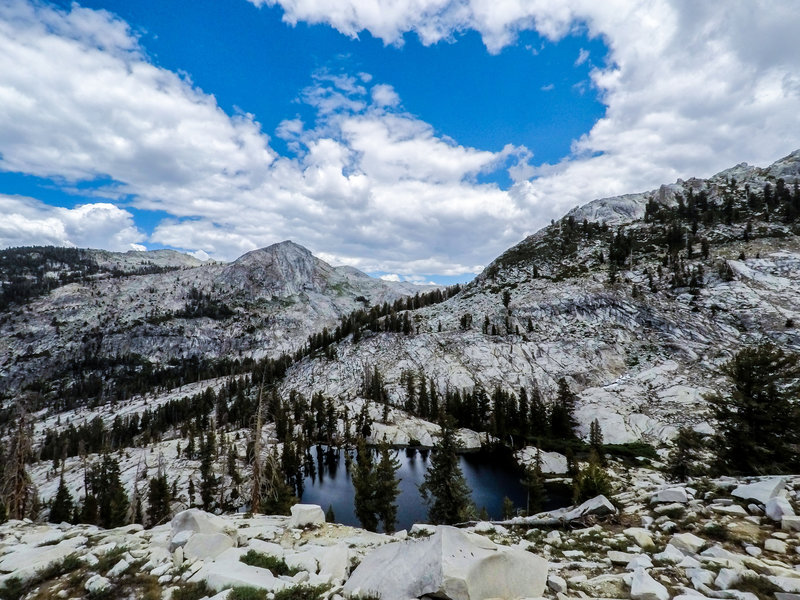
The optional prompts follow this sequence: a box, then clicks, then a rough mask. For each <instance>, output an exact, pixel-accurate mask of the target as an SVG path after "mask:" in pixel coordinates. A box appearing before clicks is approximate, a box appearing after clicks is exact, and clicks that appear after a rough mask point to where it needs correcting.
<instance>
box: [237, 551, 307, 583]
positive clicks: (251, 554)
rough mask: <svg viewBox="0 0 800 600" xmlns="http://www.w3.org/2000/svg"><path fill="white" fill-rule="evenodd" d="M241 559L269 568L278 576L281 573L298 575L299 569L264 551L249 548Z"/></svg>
mask: <svg viewBox="0 0 800 600" xmlns="http://www.w3.org/2000/svg"><path fill="white" fill-rule="evenodd" d="M239 560H240V561H241V562H243V563H244V564H246V565H250V566H251V567H261V568H262V569H269V570H270V572H271V573H272V574H273V575H275V577H278V576H280V575H288V576H289V577H291V576H292V575H296V574H297V573H298V572H299V571H298V569H293V568H292V567H290V566H289V565H287V564H286V561H285V560H283V559H282V558H278V557H277V556H272V555H270V554H264V553H263V552H256V551H255V550H248V551H247V553H246V554H243V555H242V556H241V557H239Z"/></svg>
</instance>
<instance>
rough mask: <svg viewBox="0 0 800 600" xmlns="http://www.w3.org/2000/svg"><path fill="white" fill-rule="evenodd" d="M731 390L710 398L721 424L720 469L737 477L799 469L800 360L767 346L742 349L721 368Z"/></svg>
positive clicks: (719, 438)
mask: <svg viewBox="0 0 800 600" xmlns="http://www.w3.org/2000/svg"><path fill="white" fill-rule="evenodd" d="M723 373H725V374H726V375H727V376H728V377H729V378H730V380H731V384H732V387H733V390H732V392H731V393H730V394H726V395H724V396H721V395H716V396H711V397H710V398H709V400H710V402H711V410H712V413H713V415H714V417H715V419H716V421H717V434H716V436H715V438H714V442H715V446H716V451H717V463H718V465H717V466H718V468H719V469H720V470H722V471H724V472H728V473H736V474H745V475H749V474H754V473H759V472H761V471H763V470H764V468H765V467H766V466H768V468H769V470H770V472H771V473H776V472H795V471H797V470H798V468H800V460H798V455H797V452H796V451H795V450H794V448H795V445H796V444H797V443H798V442H800V407H798V405H797V403H796V402H795V399H796V398H797V397H798V393H800V357H798V355H796V354H792V353H787V352H784V351H783V350H782V349H781V348H778V347H777V346H775V345H773V344H771V343H763V344H759V345H756V346H751V347H747V348H744V349H743V350H741V351H740V352H739V353H737V354H736V356H734V357H733V359H731V360H730V361H729V362H728V363H726V364H725V366H724V367H723Z"/></svg>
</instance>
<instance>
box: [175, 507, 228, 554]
mask: <svg viewBox="0 0 800 600" xmlns="http://www.w3.org/2000/svg"><path fill="white" fill-rule="evenodd" d="M170 528H171V531H172V535H171V536H170V551H173V550H175V549H176V548H178V547H179V546H183V545H185V544H187V543H188V540H189V539H190V538H191V537H192V535H193V534H196V533H221V534H225V535H228V536H230V537H231V539H233V540H235V539H236V537H237V531H236V528H235V527H233V526H232V525H231V524H230V523H229V522H228V521H226V520H225V519H223V518H222V517H218V516H217V515H212V514H211V513H207V512H205V511H202V510H200V509H199V508H190V509H188V510H184V511H181V512H179V513H178V514H177V515H175V516H174V517H172V521H171V522H170Z"/></svg>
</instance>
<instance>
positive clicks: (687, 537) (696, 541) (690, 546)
mask: <svg viewBox="0 0 800 600" xmlns="http://www.w3.org/2000/svg"><path fill="white" fill-rule="evenodd" d="M669 543H670V544H671V545H673V546H675V547H676V548H677V549H678V550H680V551H681V552H685V553H687V554H696V553H698V552H699V551H700V549H701V548H702V547H703V546H705V545H706V541H705V540H704V539H703V538H701V537H697V536H696V535H695V534H693V533H677V534H675V535H673V536H672V538H670V540H669Z"/></svg>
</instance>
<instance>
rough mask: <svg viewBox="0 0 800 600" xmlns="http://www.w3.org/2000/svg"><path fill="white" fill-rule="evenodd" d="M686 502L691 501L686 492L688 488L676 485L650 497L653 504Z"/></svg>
mask: <svg viewBox="0 0 800 600" xmlns="http://www.w3.org/2000/svg"><path fill="white" fill-rule="evenodd" d="M675 502H677V503H680V504H686V503H687V502H689V496H688V494H687V493H686V488H683V487H674V488H667V489H665V490H659V491H658V492H657V493H656V494H655V495H654V496H652V497H651V498H650V503H651V504H660V503H664V504H672V503H675Z"/></svg>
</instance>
